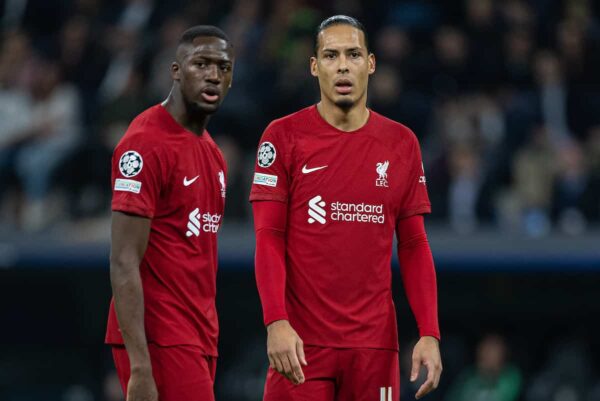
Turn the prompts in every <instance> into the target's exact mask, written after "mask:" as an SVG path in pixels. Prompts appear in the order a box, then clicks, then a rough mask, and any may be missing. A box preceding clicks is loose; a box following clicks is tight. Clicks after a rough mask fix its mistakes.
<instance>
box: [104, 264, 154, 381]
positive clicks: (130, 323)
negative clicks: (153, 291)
mask: <svg viewBox="0 0 600 401" xmlns="http://www.w3.org/2000/svg"><path fill="white" fill-rule="evenodd" d="M111 284H112V290H113V296H114V304H115V311H116V312H117V320H118V321H119V328H120V329H121V335H122V336H123V341H124V343H125V348H127V354H128V355H129V360H130V363H131V370H132V371H134V370H146V369H150V366H151V365H150V355H149V352H148V342H147V340H146V332H145V329H144V292H143V290H142V280H141V277H140V273H139V267H138V266H137V265H135V266H130V267H126V266H123V265H120V264H115V263H111Z"/></svg>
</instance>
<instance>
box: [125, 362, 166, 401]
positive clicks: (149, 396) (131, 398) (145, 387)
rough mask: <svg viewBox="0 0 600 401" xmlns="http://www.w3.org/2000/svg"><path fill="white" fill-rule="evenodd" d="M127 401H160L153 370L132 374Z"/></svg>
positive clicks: (128, 385) (128, 384)
mask: <svg viewBox="0 0 600 401" xmlns="http://www.w3.org/2000/svg"><path fill="white" fill-rule="evenodd" d="M126 401H158V390H157V389H156V383H155V382H154V377H152V370H151V369H148V370H143V371H133V372H131V376H130V378H129V383H127V398H126Z"/></svg>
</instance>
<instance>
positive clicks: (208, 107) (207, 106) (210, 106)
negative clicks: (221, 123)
mask: <svg viewBox="0 0 600 401" xmlns="http://www.w3.org/2000/svg"><path fill="white" fill-rule="evenodd" d="M219 106H221V102H214V103H209V102H204V101H197V102H196V108H197V109H198V110H199V111H201V112H202V113H204V114H213V113H215V112H216V111H217V110H219Z"/></svg>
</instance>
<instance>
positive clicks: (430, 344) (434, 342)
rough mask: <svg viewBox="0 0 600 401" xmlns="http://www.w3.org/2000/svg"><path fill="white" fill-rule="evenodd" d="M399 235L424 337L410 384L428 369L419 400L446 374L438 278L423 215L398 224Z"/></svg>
mask: <svg viewBox="0 0 600 401" xmlns="http://www.w3.org/2000/svg"><path fill="white" fill-rule="evenodd" d="M396 235H397V237H398V259H399V262H400V273H401V275H402V282H403V284H404V289H405V292H406V296H407V298H408V302H409V304H410V307H411V309H412V311H413V314H414V316H415V319H416V321H417V325H418V327H419V334H420V336H421V339H420V340H419V341H418V342H417V344H416V345H415V348H414V350H413V357H412V371H411V377H410V380H411V381H415V380H416V379H417V376H418V374H419V369H420V367H421V365H423V366H425V367H426V368H427V380H426V381H425V383H423V385H422V386H421V387H420V388H419V390H418V391H417V394H416V398H417V399H418V398H421V397H423V396H424V395H425V394H428V393H429V392H431V391H433V390H434V389H436V388H437V386H438V383H439V380H440V375H441V373H442V362H441V356H440V350H439V339H440V329H439V324H438V313H437V283H436V274H435V267H434V264H433V257H432V255H431V249H430V248H429V242H428V241H427V234H426V232H425V224H424V219H423V216H422V215H414V216H410V217H407V218H404V219H400V220H398V223H397V225H396Z"/></svg>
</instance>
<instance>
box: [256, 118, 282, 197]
mask: <svg viewBox="0 0 600 401" xmlns="http://www.w3.org/2000/svg"><path fill="white" fill-rule="evenodd" d="M283 134H284V132H283V131H282V128H281V127H280V126H279V125H276V124H275V123H271V124H270V125H269V126H268V127H267V129H266V130H265V132H264V133H263V135H262V137H261V139H260V143H259V144H258V151H257V153H256V163H255V169H254V177H253V180H252V189H251V190H250V202H253V201H260V200H274V201H279V202H287V200H288V191H289V164H288V162H289V159H290V156H289V154H288V149H289V148H290V144H289V143H287V142H286V141H285V140H284V139H283V138H284V135H283Z"/></svg>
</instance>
